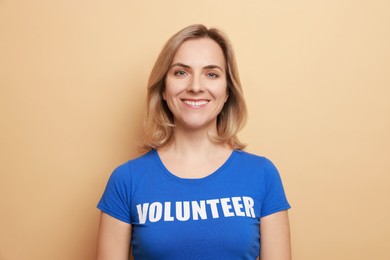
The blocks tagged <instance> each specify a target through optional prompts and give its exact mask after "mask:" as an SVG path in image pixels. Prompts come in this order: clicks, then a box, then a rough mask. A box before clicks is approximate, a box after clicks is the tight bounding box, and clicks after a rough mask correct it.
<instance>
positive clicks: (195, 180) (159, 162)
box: [151, 149, 237, 184]
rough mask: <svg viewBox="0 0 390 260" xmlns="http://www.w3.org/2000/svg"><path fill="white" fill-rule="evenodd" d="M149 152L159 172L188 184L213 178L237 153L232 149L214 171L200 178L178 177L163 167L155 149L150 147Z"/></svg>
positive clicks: (173, 179)
mask: <svg viewBox="0 0 390 260" xmlns="http://www.w3.org/2000/svg"><path fill="white" fill-rule="evenodd" d="M151 152H152V155H153V158H154V160H155V162H156V164H157V165H158V167H159V168H160V170H161V172H162V173H163V174H164V175H165V176H166V177H168V178H169V179H170V180H172V181H175V182H179V183H188V184H195V183H201V182H206V181H208V180H210V179H213V178H215V177H216V176H218V175H220V174H221V173H222V172H223V171H224V170H225V169H226V168H227V167H228V166H229V165H230V164H231V162H232V161H233V160H234V158H235V157H236V154H237V151H236V150H233V151H232V153H231V154H230V155H229V157H228V158H227V160H226V161H225V162H224V163H223V164H222V165H221V166H220V167H219V168H218V169H217V170H215V171H214V172H212V173H211V174H209V175H207V176H205V177H202V178H182V177H179V176H177V175H175V174H173V173H172V172H170V171H169V170H168V169H167V168H166V167H165V165H164V163H163V162H162V160H161V158H160V156H159V154H158V152H157V150H155V149H152V150H151Z"/></svg>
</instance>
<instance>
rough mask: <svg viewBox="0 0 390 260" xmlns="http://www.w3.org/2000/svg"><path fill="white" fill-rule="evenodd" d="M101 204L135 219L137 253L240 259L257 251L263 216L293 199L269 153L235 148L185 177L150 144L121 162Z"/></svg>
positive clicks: (117, 215) (113, 213) (143, 256)
mask: <svg viewBox="0 0 390 260" xmlns="http://www.w3.org/2000/svg"><path fill="white" fill-rule="evenodd" d="M98 208H99V209H100V210H101V211H103V212H105V213H107V214H109V215H111V216H112V217H114V218H117V219H119V220H121V221H124V222H126V223H129V224H131V225H132V240H131V245H132V247H133V255H134V258H135V259H136V260H138V259H148V260H149V259H159V260H161V259H169V260H174V259H180V260H183V259H212V260H215V259H235V260H236V259H256V258H257V256H258V255H259V252H260V221H261V218H262V217H264V216H267V215H270V214H272V213H275V212H278V211H282V210H287V209H289V208H290V205H289V204H288V202H287V199H286V196H285V193H284V190H283V185H282V182H281V179H280V176H279V173H278V171H277V170H276V168H275V166H274V165H273V164H272V162H271V161H270V160H268V159H266V158H264V157H261V156H257V155H253V154H250V153H247V152H244V151H237V150H235V151H233V152H232V154H231V155H230V157H229V158H228V160H227V161H226V162H225V163H224V164H223V165H222V166H221V167H220V168H219V169H218V170H216V171H215V172H214V173H212V174H211V175H208V176H206V177H204V178H200V179H184V178H180V177H177V176H176V175H173V174H172V173H170V172H169V171H168V170H167V168H165V166H164V165H163V163H162V161H161V159H160V157H159V155H158V153H157V151H155V150H151V151H150V152H148V153H147V154H145V155H143V156H141V157H139V158H137V159H134V160H130V161H128V162H127V163H124V164H122V165H120V166H119V167H118V168H117V169H115V171H114V172H113V173H112V175H111V177H110V179H109V181H108V184H107V187H106V189H105V191H104V194H103V196H102V198H101V200H100V202H99V204H98Z"/></svg>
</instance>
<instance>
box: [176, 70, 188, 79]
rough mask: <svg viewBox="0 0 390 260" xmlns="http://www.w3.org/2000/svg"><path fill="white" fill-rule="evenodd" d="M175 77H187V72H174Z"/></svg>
mask: <svg viewBox="0 0 390 260" xmlns="http://www.w3.org/2000/svg"><path fill="white" fill-rule="evenodd" d="M173 75H175V76H178V77H184V76H186V75H187V72H185V71H184V70H177V71H174V72H173Z"/></svg>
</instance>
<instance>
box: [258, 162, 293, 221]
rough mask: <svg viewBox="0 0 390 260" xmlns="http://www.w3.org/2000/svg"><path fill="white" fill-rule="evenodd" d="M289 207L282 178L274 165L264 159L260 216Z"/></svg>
mask: <svg viewBox="0 0 390 260" xmlns="http://www.w3.org/2000/svg"><path fill="white" fill-rule="evenodd" d="M289 208H291V206H290V204H289V203H288V201H287V198H286V194H285V192H284V188H283V184H282V180H281V178H280V175H279V172H278V170H277V169H276V167H275V165H274V164H273V163H272V162H271V161H270V160H268V159H266V166H265V168H264V200H263V203H262V207H261V217H265V216H268V215H270V214H273V213H276V212H278V211H282V210H287V209H289Z"/></svg>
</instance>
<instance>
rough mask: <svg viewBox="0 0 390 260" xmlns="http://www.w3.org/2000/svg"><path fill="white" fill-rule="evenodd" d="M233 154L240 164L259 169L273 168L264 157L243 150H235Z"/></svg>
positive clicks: (269, 161)
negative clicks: (258, 167)
mask: <svg viewBox="0 0 390 260" xmlns="http://www.w3.org/2000/svg"><path fill="white" fill-rule="evenodd" d="M235 152H236V154H237V157H238V159H239V160H241V162H242V163H247V164H249V165H256V166H261V167H271V168H274V167H275V165H274V163H273V162H272V161H271V160H270V159H269V158H267V157H266V156H263V155H258V154H254V153H250V152H247V151H244V150H236V151H235Z"/></svg>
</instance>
